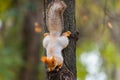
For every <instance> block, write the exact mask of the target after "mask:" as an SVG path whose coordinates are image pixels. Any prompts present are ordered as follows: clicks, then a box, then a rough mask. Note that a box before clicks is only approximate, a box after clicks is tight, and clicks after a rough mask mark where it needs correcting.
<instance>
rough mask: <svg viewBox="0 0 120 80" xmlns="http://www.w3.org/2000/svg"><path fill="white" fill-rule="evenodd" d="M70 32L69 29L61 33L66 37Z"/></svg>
mask: <svg viewBox="0 0 120 80" xmlns="http://www.w3.org/2000/svg"><path fill="white" fill-rule="evenodd" d="M70 34H71V32H70V31H67V32H64V33H63V36H66V37H68V36H70Z"/></svg>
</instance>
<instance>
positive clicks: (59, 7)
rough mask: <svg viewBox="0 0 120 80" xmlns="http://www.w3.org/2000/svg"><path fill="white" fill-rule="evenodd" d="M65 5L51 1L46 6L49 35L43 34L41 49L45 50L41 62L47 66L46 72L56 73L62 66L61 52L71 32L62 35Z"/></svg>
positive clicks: (58, 0) (59, 1)
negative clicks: (54, 71)
mask: <svg viewBox="0 0 120 80" xmlns="http://www.w3.org/2000/svg"><path fill="white" fill-rule="evenodd" d="M66 7H67V6H66V4H65V3H64V2H63V1H61V0H53V1H52V2H51V4H49V5H48V10H47V15H46V16H47V17H46V19H47V26H48V30H49V33H44V39H43V47H44V48H45V49H46V56H43V57H42V58H41V61H42V62H44V63H45V64H47V66H48V71H53V70H55V69H56V68H57V69H56V70H57V71H58V70H59V69H60V68H61V67H62V66H63V61H64V59H63V56H62V50H63V49H64V48H66V47H67V46H68V44H69V39H68V36H70V34H71V32H70V31H67V32H64V33H62V30H63V12H64V10H65V9H66Z"/></svg>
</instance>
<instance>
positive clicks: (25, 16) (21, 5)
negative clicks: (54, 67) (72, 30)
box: [0, 0, 120, 80]
mask: <svg viewBox="0 0 120 80" xmlns="http://www.w3.org/2000/svg"><path fill="white" fill-rule="evenodd" d="M43 9H44V5H43V0H0V80H29V78H32V80H44V79H45V68H44V64H43V63H41V62H40V57H41V55H43V54H44V49H43V47H42V39H43V33H44V21H43V14H44V12H43ZM75 9H76V27H77V31H78V32H79V40H78V42H77V49H76V50H77V52H76V55H77V79H78V80H120V76H119V75H120V26H119V25H120V0H76V6H75ZM36 23H37V24H39V25H37V26H36ZM71 64H72V63H71ZM26 69H27V70H26ZM24 78H26V79H24Z"/></svg>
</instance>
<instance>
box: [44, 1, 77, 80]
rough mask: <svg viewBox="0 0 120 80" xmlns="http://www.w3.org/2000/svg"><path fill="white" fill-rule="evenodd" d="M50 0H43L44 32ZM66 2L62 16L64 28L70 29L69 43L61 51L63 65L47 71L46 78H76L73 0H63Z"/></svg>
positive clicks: (65, 79) (74, 79) (75, 36)
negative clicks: (58, 68)
mask: <svg viewBox="0 0 120 80" xmlns="http://www.w3.org/2000/svg"><path fill="white" fill-rule="evenodd" d="M51 1H52V0H44V13H45V17H44V22H45V32H47V31H48V29H47V25H46V10H47V6H48V4H49V3H50V2H51ZM64 2H65V3H66V4H67V9H66V10H65V12H64V14H63V18H64V30H63V32H65V31H71V33H72V34H71V36H70V37H69V40H70V42H69V45H68V47H67V48H65V49H64V50H63V51H62V53H63V57H64V65H63V66H62V68H61V69H60V70H59V71H58V72H57V71H51V72H47V79H48V80H76V40H77V32H76V28H75V26H76V25H75V0H64Z"/></svg>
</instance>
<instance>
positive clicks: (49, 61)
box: [41, 56, 56, 70]
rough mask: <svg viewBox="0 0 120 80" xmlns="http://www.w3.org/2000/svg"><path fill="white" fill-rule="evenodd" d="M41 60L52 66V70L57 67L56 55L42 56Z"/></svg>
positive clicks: (49, 66)
mask: <svg viewBox="0 0 120 80" xmlns="http://www.w3.org/2000/svg"><path fill="white" fill-rule="evenodd" d="M41 61H42V62H44V63H45V64H47V66H48V68H50V70H53V69H54V68H55V67H56V60H55V57H54V56H51V57H45V56H44V57H42V58H41Z"/></svg>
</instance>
